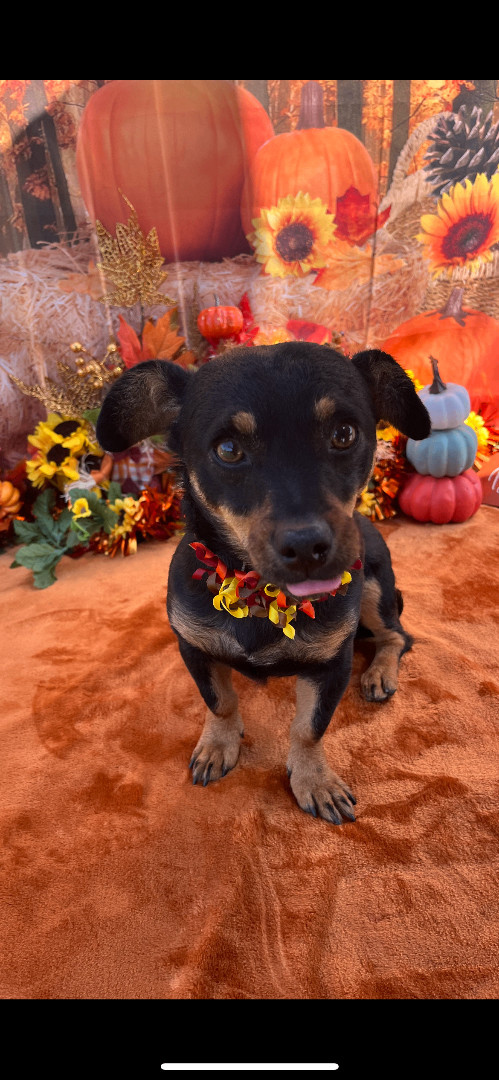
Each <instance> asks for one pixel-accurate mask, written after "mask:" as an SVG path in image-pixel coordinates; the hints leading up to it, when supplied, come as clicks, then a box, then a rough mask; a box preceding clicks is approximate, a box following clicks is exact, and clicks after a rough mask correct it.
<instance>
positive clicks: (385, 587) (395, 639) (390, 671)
mask: <svg viewBox="0 0 499 1080" xmlns="http://www.w3.org/2000/svg"><path fill="white" fill-rule="evenodd" d="M385 569H386V568H385ZM401 610H402V597H401V594H400V593H399V592H398V591H397V590H396V589H395V581H394V578H393V573H392V572H391V567H390V574H389V575H388V574H383V576H382V577H369V578H366V580H365V582H364V590H363V594H362V606H361V610H360V621H361V623H362V625H363V626H365V627H367V629H368V630H370V631H371V633H372V635H373V637H374V641H375V644H376V652H375V655H374V659H373V661H372V663H371V664H370V666H369V667H368V669H367V671H365V672H364V674H363V675H362V676H361V680H360V683H361V689H362V693H363V695H364V697H365V699H366V701H385V700H386V698H388V697H391V695H392V694H394V693H395V690H396V689H397V679H398V670H399V661H400V657H401V656H402V654H403V653H404V652H407V650H408V649H410V648H411V645H412V638H411V636H410V634H406V632H405V630H404V629H403V627H402V625H401V623H400V620H399V614H400V612H401Z"/></svg>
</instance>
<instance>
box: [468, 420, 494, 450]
mask: <svg viewBox="0 0 499 1080" xmlns="http://www.w3.org/2000/svg"><path fill="white" fill-rule="evenodd" d="M464 422H465V424H468V425H469V427H471V428H473V431H475V432H476V435H477V438H478V445H479V446H487V443H488V441H489V437H490V431H489V429H488V428H487V427H485V424H484V422H483V417H482V416H479V414H478V413H476V412H470V414H469V416H467V417H466V420H465V421H464Z"/></svg>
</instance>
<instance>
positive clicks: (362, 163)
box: [241, 82, 378, 235]
mask: <svg viewBox="0 0 499 1080" xmlns="http://www.w3.org/2000/svg"><path fill="white" fill-rule="evenodd" d="M323 98H324V94H323V90H322V87H321V85H320V83H317V82H308V83H306V84H305V86H304V87H303V90H302V96H301V102H300V118H299V121H298V126H297V128H296V129H295V130H294V131H288V132H285V133H284V134H282V135H275V136H274V138H269V139H268V141H267V142H265V143H263V145H262V146H260V149H259V150H258V151H257V153H256V155H255V157H254V159H253V161H252V162H249V172H248V176H247V179H246V182H245V185H244V189H243V195H242V201H241V221H242V225H243V229H244V232H245V234H246V235H248V234H249V233H251V231H252V219H253V218H257V217H259V215H260V210H261V208H262V207H271V206H277V203H278V201H279V199H280V198H283V197H285V196H287V195H292V196H296V195H298V192H300V191H303V192H308V194H309V195H310V196H311V197H312V198H313V199H317V198H319V199H321V201H322V202H323V203H325V205H326V206H327V208H328V210H329V211H330V213H331V214H333V215H335V214H336V201H337V199H338V198H340V197H341V196H342V195H344V194H345V192H346V191H348V189H349V188H352V187H353V188H355V189H356V191H358V193H359V194H360V195H361V196H366V195H368V196H369V197H370V201H371V202H372V203H373V206H374V205H377V193H378V174H377V171H376V169H375V167H374V163H373V161H372V159H371V156H370V154H369V152H368V151H367V150H366V148H365V146H364V144H363V143H361V141H360V139H358V138H357V136H356V135H354V134H353V133H352V132H351V131H345V130H344V129H343V128H337V127H325V125H324V106H323Z"/></svg>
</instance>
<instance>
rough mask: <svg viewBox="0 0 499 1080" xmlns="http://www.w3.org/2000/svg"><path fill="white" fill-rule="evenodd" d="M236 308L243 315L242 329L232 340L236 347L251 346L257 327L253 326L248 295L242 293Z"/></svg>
mask: <svg viewBox="0 0 499 1080" xmlns="http://www.w3.org/2000/svg"><path fill="white" fill-rule="evenodd" d="M237 306H238V308H239V310H240V311H241V312H242V315H243V328H242V330H240V331H239V333H238V334H237V336H236V337H235V338H234V340H235V342H236V343H237V344H238V345H252V344H253V341H254V339H255V337H256V335H257V333H258V326H255V321H254V318H253V312H252V310H251V304H250V302H249V297H248V293H244V295H243V296H242V297H241V299H240V301H239V304H238V305H237Z"/></svg>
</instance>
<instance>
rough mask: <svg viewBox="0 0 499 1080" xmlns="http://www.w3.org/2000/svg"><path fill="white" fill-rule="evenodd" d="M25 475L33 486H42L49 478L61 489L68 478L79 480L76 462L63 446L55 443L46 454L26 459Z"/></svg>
mask: <svg viewBox="0 0 499 1080" xmlns="http://www.w3.org/2000/svg"><path fill="white" fill-rule="evenodd" d="M26 475H27V477H28V480H29V481H30V483H31V484H33V486H34V487H40V488H41V487H44V486H45V484H46V483H47V480H49V481H52V482H53V483H54V484H55V485H56V486H57V487H58V488H59V490H60V491H63V490H64V487H65V485H66V484H67V482H68V480H79V473H78V462H77V460H76V458H73V457H70V455H69V453H68V451H67V450H65V449H64V447H62V446H58V445H55V446H52V448H51V449H50V450H49V451H48V453H47V454H43V453H41V452H40V453H38V454H37V455H36V456H35V457H34V458H31V459H30V458H28V459H27V461H26Z"/></svg>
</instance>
